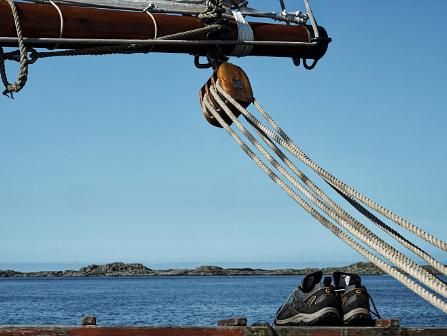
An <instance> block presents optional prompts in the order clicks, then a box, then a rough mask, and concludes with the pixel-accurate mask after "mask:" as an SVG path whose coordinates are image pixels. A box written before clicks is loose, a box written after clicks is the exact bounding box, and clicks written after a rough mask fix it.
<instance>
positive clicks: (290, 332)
mask: <svg viewBox="0 0 447 336" xmlns="http://www.w3.org/2000/svg"><path fill="white" fill-rule="evenodd" d="M400 335H402V336H416V335H417V336H440V335H447V327H446V328H401V327H395V326H388V327H386V326H383V327H378V326H376V327H274V328H269V327H139V328H133V327H132V328H130V327H95V326H93V327H91V326H88V327H64V326H61V327H58V326H52V327H41V326H38V327H34V326H0V336H400Z"/></svg>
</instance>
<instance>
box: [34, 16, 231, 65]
mask: <svg viewBox="0 0 447 336" xmlns="http://www.w3.org/2000/svg"><path fill="white" fill-rule="evenodd" d="M146 13H148V12H146ZM154 24H155V27H156V21H154ZM220 29H222V26H221V25H218V24H215V25H210V26H206V27H203V28H198V29H193V30H189V31H186V32H181V33H175V34H171V35H165V36H162V37H158V38H157V34H158V30H157V29H155V34H154V35H155V38H154V39H157V40H180V39H183V38H188V37H193V36H197V35H200V34H206V33H209V32H214V31H218V30H220ZM151 50H152V49H151ZM142 52H146V51H144V50H142V47H141V46H139V45H137V44H135V45H129V46H124V47H123V46H102V47H91V48H82V49H70V50H61V51H45V52H39V51H36V50H32V51H31V59H32V61H35V60H37V59H39V58H47V57H57V56H87V55H88V56H99V55H113V54H135V53H142Z"/></svg>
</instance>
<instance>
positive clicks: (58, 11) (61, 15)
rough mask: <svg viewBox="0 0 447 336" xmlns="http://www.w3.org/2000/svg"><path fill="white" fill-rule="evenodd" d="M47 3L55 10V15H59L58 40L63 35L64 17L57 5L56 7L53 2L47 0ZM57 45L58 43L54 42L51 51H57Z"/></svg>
mask: <svg viewBox="0 0 447 336" xmlns="http://www.w3.org/2000/svg"><path fill="white" fill-rule="evenodd" d="M48 2H49V3H50V4H51V5H52V6H53V7H54V8H56V10H57V13H58V14H59V20H60V26H59V40H60V39H61V38H62V36H63V35H64V16H63V14H62V11H61V9H60V8H59V6H58V5H56V3H55V2H54V1H53V0H48ZM59 43H60V41H58V42H56V44H55V45H54V47H53V48H51V49H57V47H59Z"/></svg>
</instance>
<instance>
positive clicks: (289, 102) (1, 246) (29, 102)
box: [0, 0, 447, 268]
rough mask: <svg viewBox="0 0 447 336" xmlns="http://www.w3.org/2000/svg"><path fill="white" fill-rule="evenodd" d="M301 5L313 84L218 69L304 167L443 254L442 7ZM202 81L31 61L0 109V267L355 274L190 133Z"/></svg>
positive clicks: (225, 150)
mask: <svg viewBox="0 0 447 336" xmlns="http://www.w3.org/2000/svg"><path fill="white" fill-rule="evenodd" d="M272 3H274V2H267V1H251V4H252V5H254V6H258V7H264V8H272V7H271V6H272ZM288 3H293V4H296V3H299V4H300V6H301V2H292V1H289V2H288ZM267 5H270V7H267ZM313 7H314V12H315V14H316V16H317V18H318V20H319V23H320V24H321V25H323V26H324V27H326V29H327V30H328V32H329V34H330V35H331V36H332V37H333V38H334V41H333V43H332V44H331V45H330V48H329V50H328V53H327V54H326V57H325V58H324V59H323V60H321V61H320V63H319V65H318V66H317V68H316V69H315V70H313V71H306V70H304V69H303V68H301V67H300V68H295V67H294V66H293V65H292V62H291V60H289V59H273V58H245V59H233V60H232V62H233V63H235V64H237V65H240V66H242V67H243V68H244V69H245V71H246V72H247V74H248V75H249V77H250V80H251V82H252V86H253V88H254V92H255V95H256V96H257V97H258V99H260V100H261V102H263V104H264V105H265V107H266V108H267V109H268V110H269V112H270V114H271V115H272V116H273V117H274V118H276V119H277V120H278V122H279V123H280V124H281V125H282V126H283V128H284V129H286V130H287V131H288V133H289V134H290V135H291V136H292V138H294V139H295V141H296V142H297V143H298V144H300V145H301V146H302V148H303V149H304V150H305V151H306V152H307V153H309V154H310V155H311V157H312V158H313V159H314V160H315V161H317V162H318V163H319V164H321V165H322V166H323V167H326V168H327V169H328V170H329V171H331V172H333V173H334V174H335V175H336V176H339V177H340V178H342V179H344V180H345V181H346V182H348V183H349V184H351V185H352V186H354V187H357V188H358V189H359V190H361V191H363V192H364V193H366V194H367V195H368V196H370V197H371V198H373V199H375V200H377V201H379V202H381V203H383V204H384V205H386V206H387V207H389V208H391V209H392V210H395V211H396V212H397V213H399V214H401V215H403V216H404V217H406V218H408V219H409V220H410V221H412V222H413V223H415V224H417V225H419V226H421V227H422V228H424V229H425V230H427V231H429V232H431V233H433V234H435V235H437V236H439V237H440V238H442V239H444V240H445V239H446V237H447V229H446V227H447V226H446V224H445V219H446V218H447V208H446V206H445V201H446V199H447V182H446V180H445V178H444V175H445V167H446V165H447V154H446V144H447V135H446V133H445V125H446V123H447V116H446V112H447V111H446V103H445V94H446V78H447V47H446V45H445V43H443V41H444V40H445V35H446V33H447V28H446V25H445V15H446V14H447V2H445V1H442V0H438V1H431V2H430V3H429V5H425V6H421V4H420V2H416V1H392V2H390V1H358V0H356V1H354V0H352V1H348V0H345V1H314V5H313ZM291 9H292V8H291ZM14 70H15V68H10V71H11V72H10V73H11V74H10V76H14V75H15V72H14ZM210 75H211V73H210V71H209V70H198V69H195V68H194V66H193V60H192V57H190V56H186V55H163V54H149V55H142V56H103V57H76V58H61V59H52V60H41V61H39V62H37V63H36V64H34V65H33V66H32V67H31V69H30V79H29V82H28V84H27V86H26V88H25V89H24V90H23V91H22V92H21V93H20V94H18V95H17V96H16V99H15V100H9V99H6V98H2V99H0V155H1V164H0V182H1V188H0V266H1V265H5V264H18V263H52V264H53V263H59V264H72V265H73V264H75V265H78V264H86V263H91V262H97V263H100V262H109V261H116V260H120V261H129V262H130V261H132V262H133V261H135V262H137V261H138V262H144V263H146V264H147V265H149V266H154V265H155V266H160V267H163V266H166V265H170V266H172V265H185V264H188V265H189V264H191V265H194V264H209V263H214V264H221V265H252V266H253V265H271V266H272V265H273V266H277V265H281V266H284V265H286V266H287V265H290V266H296V265H316V264H318V265H322V264H343V263H347V262H351V261H359V260H363V259H362V257H360V256H358V255H357V254H356V253H355V252H353V251H351V250H350V248H349V247H347V246H346V245H345V244H344V243H343V242H341V241H339V240H338V239H337V238H335V237H334V236H332V234H331V233H329V232H328V231H327V230H326V229H324V228H323V227H322V226H321V225H320V224H319V223H317V222H315V221H314V220H313V219H312V218H311V217H310V216H309V215H308V214H307V213H305V212H304V211H303V210H302V209H301V208H299V207H298V205H296V204H295V203H294V202H293V201H292V200H291V199H290V198H289V197H288V196H287V195H286V194H284V193H283V192H282V191H281V190H280V189H279V188H278V187H276V186H275V185H274V184H273V183H272V182H271V181H270V180H269V179H268V178H266V177H265V176H264V175H263V174H262V172H260V171H259V170H258V169H257V167H256V166H255V165H254V164H253V163H252V162H251V161H250V160H248V159H247V158H246V157H245V156H244V154H243V153H242V152H241V151H240V150H239V148H238V147H237V145H236V144H235V143H233V141H232V140H231V139H230V138H229V137H228V135H227V134H226V133H225V132H224V131H222V130H219V129H217V128H214V127H211V126H210V125H208V124H207V123H206V121H205V120H204V119H203V117H202V114H201V110H200V106H199V102H198V90H199V88H200V87H201V86H202V85H203V83H204V82H205V81H206V80H207V78H208V77H209V76H210ZM311 176H312V175H311ZM421 245H422V246H423V247H424V248H427V249H428V250H429V251H430V252H432V253H433V254H434V255H435V256H437V257H439V258H441V259H442V260H444V261H447V259H446V258H445V254H442V253H441V252H438V251H436V250H434V249H431V248H430V247H428V246H427V245H426V244H423V243H421ZM0 268H1V267H0Z"/></svg>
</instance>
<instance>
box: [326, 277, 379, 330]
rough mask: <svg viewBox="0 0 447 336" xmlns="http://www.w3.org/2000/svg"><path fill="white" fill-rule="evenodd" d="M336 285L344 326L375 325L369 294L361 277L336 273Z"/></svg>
mask: <svg viewBox="0 0 447 336" xmlns="http://www.w3.org/2000/svg"><path fill="white" fill-rule="evenodd" d="M333 279H334V285H335V289H336V291H339V293H340V294H339V300H338V302H339V310H340V314H341V315H343V324H345V325H349V326H370V325H373V319H372V317H371V312H370V306H369V294H368V292H367V290H366V288H365V287H364V286H362V282H361V279H360V276H358V275H357V274H353V273H344V272H334V274H333Z"/></svg>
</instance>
